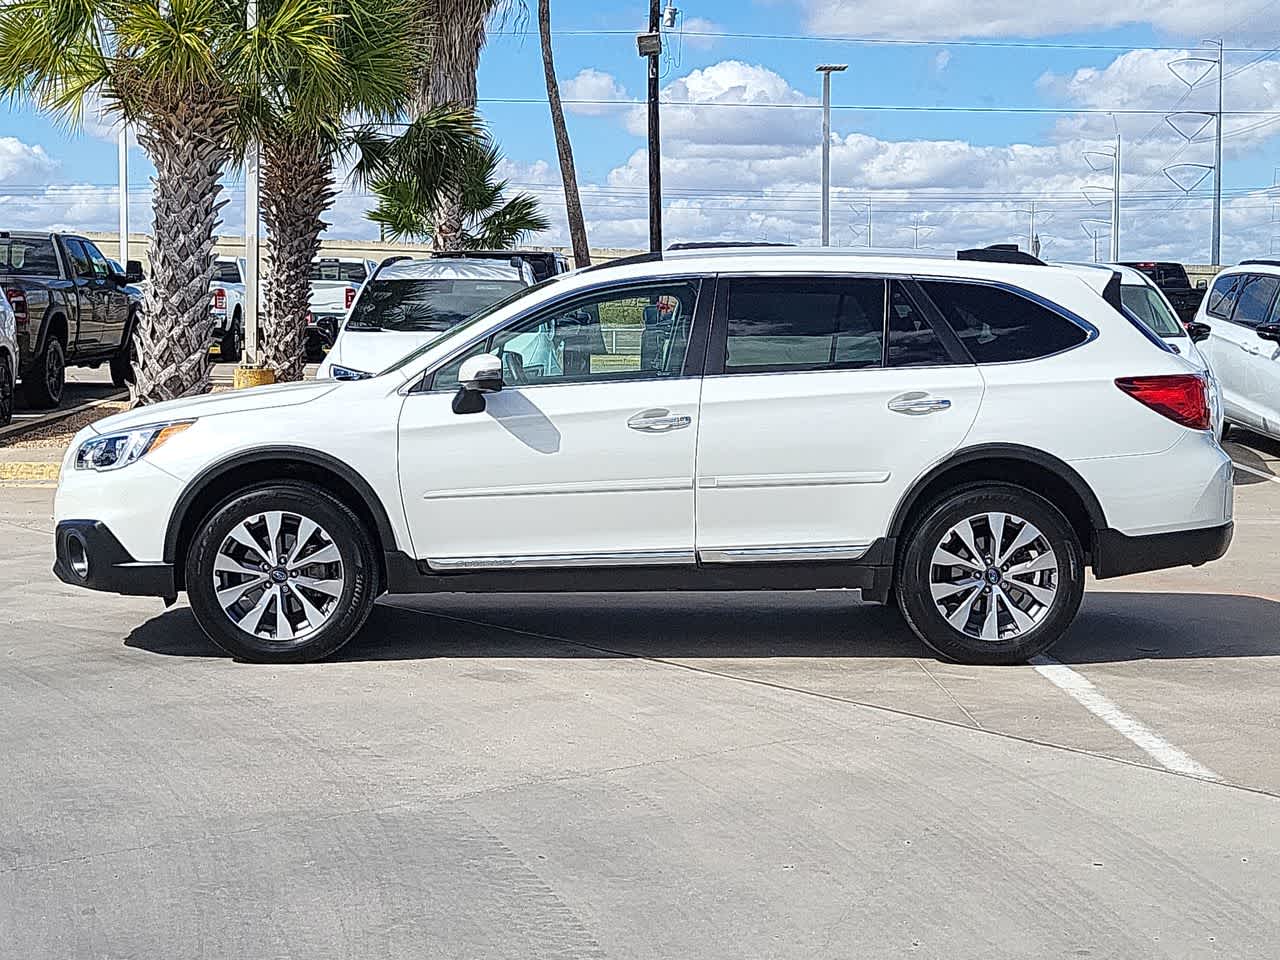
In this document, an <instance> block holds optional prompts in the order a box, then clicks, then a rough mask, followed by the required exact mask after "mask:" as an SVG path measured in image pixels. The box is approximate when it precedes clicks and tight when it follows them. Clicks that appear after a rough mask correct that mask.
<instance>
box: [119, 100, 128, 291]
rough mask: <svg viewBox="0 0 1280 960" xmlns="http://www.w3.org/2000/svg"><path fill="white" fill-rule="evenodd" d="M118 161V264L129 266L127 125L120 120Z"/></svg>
mask: <svg viewBox="0 0 1280 960" xmlns="http://www.w3.org/2000/svg"><path fill="white" fill-rule="evenodd" d="M116 150H117V152H118V154H119V162H120V265H121V266H123V267H126V268H127V267H128V266H129V125H128V124H127V123H125V122H124V121H123V120H122V121H121V122H120V134H119V142H118V143H117V144H116Z"/></svg>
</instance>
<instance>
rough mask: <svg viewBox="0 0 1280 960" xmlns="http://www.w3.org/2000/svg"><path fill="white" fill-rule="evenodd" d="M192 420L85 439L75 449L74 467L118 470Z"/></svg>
mask: <svg viewBox="0 0 1280 960" xmlns="http://www.w3.org/2000/svg"><path fill="white" fill-rule="evenodd" d="M193 423H195V421H194V420H179V421H176V422H174V423H153V424H149V425H148V426H145V427H137V428H136V429H133V430H128V431H125V432H124V433H112V434H108V435H107V436H105V437H94V438H93V439H92V440H86V441H85V442H84V443H82V444H80V449H79V450H77V451H76V469H77V470H119V469H120V468H121V467H127V466H128V465H129V464H131V463H133V461H135V460H139V459H141V458H142V457H144V456H145V455H146V454H148V453H149V452H151V451H152V450H156V449H159V448H160V447H161V446H162V445H164V444H165V443H168V442H169V441H170V440H171V439H173V438H174V437H176V436H177V435H178V434H180V433H182V431H184V430H186V429H187V428H188V427H189V426H191V425H192V424H193Z"/></svg>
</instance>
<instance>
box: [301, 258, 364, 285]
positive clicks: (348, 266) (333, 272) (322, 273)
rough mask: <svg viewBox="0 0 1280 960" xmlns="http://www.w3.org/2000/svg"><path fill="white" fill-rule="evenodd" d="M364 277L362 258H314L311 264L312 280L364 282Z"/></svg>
mask: <svg viewBox="0 0 1280 960" xmlns="http://www.w3.org/2000/svg"><path fill="white" fill-rule="evenodd" d="M366 277H368V272H367V271H366V270H365V268H364V261H363V260H316V261H315V262H313V263H312V264H311V279H312V280H336V281H338V282H341V283H364V281H365V278H366Z"/></svg>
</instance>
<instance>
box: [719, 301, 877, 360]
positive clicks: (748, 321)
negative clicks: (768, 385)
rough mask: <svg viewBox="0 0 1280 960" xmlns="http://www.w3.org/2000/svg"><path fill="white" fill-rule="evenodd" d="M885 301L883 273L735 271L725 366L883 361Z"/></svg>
mask: <svg viewBox="0 0 1280 960" xmlns="http://www.w3.org/2000/svg"><path fill="white" fill-rule="evenodd" d="M884 308H885V281H884V280H882V279H879V278H870V277H759V278H755V277H752V278H732V279H730V280H729V297H728V317H727V324H726V330H725V335H726V342H725V355H724V369H725V372H726V373H763V372H767V371H800V370H849V369H857V368H859V367H878V366H880V365H881V363H882V362H883V359H884V358H883V354H884Z"/></svg>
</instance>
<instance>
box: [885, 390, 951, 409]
mask: <svg viewBox="0 0 1280 960" xmlns="http://www.w3.org/2000/svg"><path fill="white" fill-rule="evenodd" d="M889 409H890V410H892V411H893V412H894V413H907V414H913V415H920V414H925V413H937V412H938V411H940V410H949V409H951V401H950V400H944V399H943V398H942V397H931V396H929V395H928V394H927V393H919V392H917V393H904V394H903V395H902V396H900V397H894V398H893V399H892V400H890V401H889Z"/></svg>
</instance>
